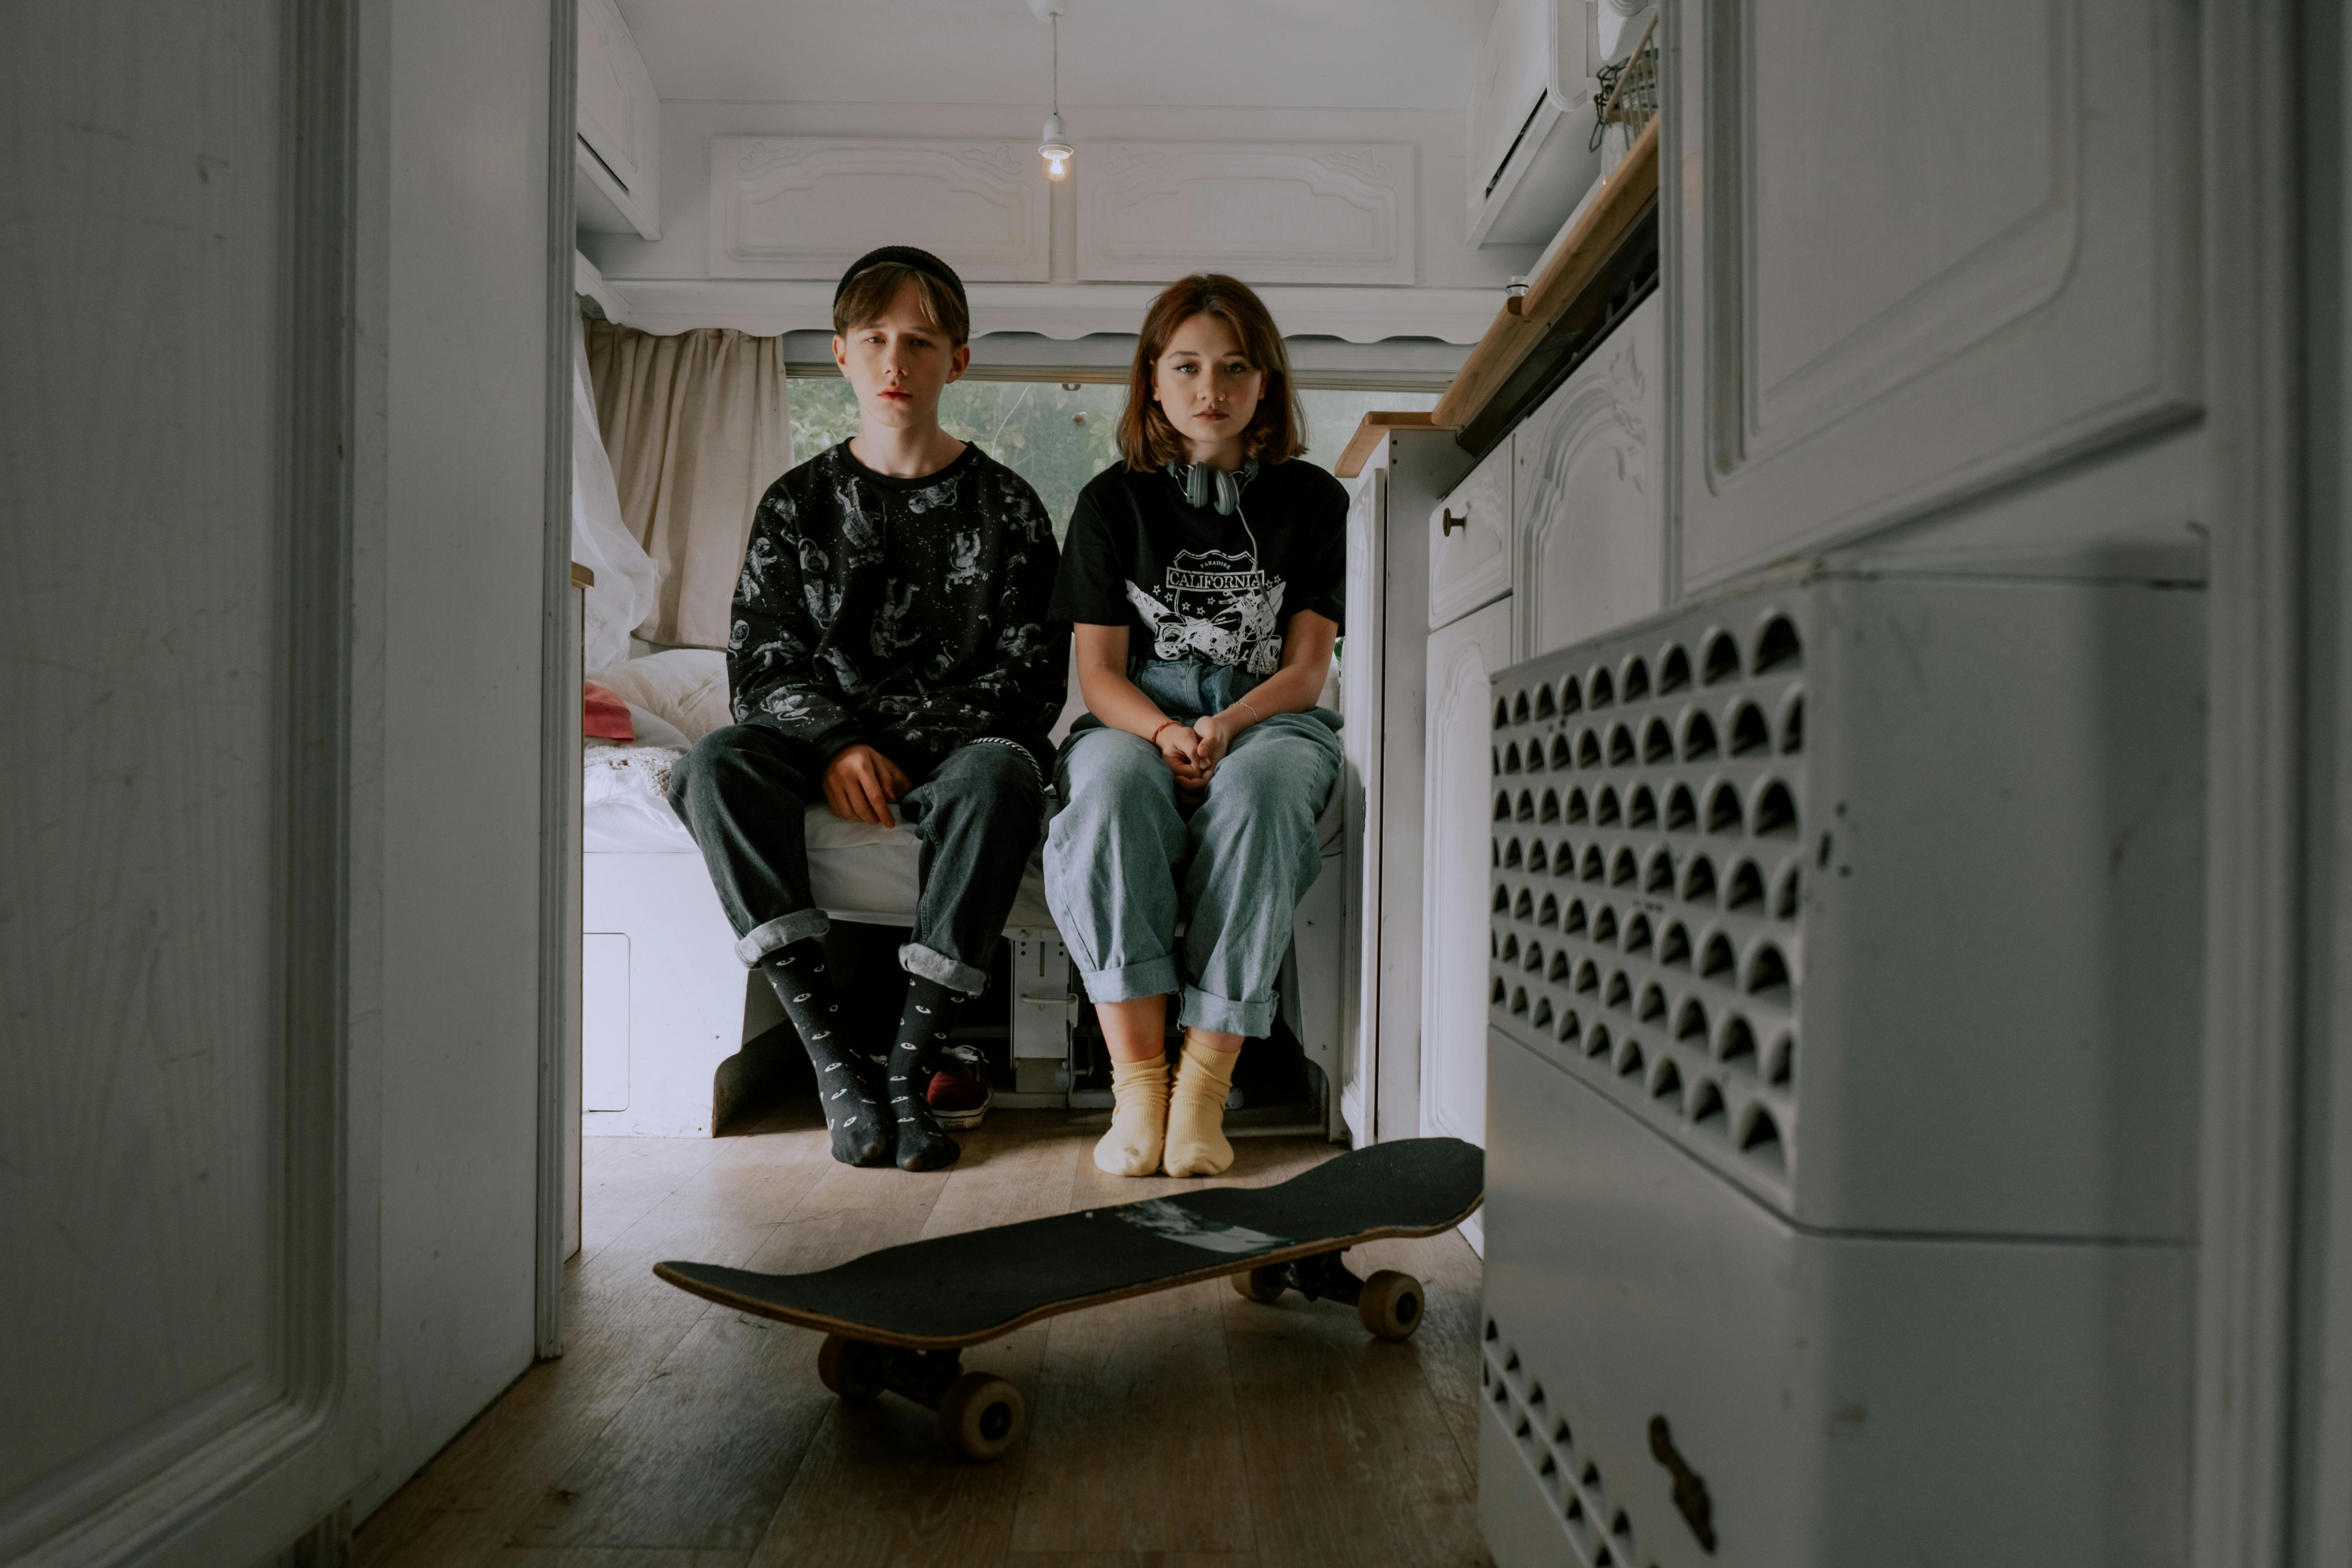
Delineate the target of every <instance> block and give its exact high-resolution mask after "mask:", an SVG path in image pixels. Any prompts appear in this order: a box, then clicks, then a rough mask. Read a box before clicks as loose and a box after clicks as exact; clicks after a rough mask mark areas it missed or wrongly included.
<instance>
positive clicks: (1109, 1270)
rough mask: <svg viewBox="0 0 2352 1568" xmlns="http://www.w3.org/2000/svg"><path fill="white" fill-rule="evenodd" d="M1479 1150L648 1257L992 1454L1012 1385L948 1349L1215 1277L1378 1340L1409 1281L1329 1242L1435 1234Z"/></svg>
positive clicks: (1465, 1203) (1389, 1328) (1403, 1322)
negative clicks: (893, 1239) (790, 1246)
mask: <svg viewBox="0 0 2352 1568" xmlns="http://www.w3.org/2000/svg"><path fill="white" fill-rule="evenodd" d="M1485 1184H1486V1157H1485V1155H1483V1154H1482V1153H1481V1152H1479V1151H1478V1149H1477V1148H1475V1146H1474V1145H1472V1144H1468V1143H1465V1142H1462V1141H1461V1140H1459V1139H1457V1138H1411V1139H1405V1140H1402V1141H1400V1142H1394V1143H1378V1144H1374V1145H1373V1146H1372V1147H1370V1148H1369V1149H1358V1150H1355V1151H1353V1152H1349V1153H1346V1154H1341V1155H1339V1156H1338V1157H1336V1158H1334V1159H1330V1160H1327V1161H1325V1162H1324V1163H1321V1164H1320V1165H1318V1166H1316V1167H1315V1168H1314V1169H1313V1170H1311V1171H1307V1172H1305V1173H1302V1174H1299V1175H1296V1176H1293V1177H1292V1178H1290V1180H1288V1181H1286V1182H1283V1183H1280V1184H1276V1185H1275V1186H1270V1187H1202V1189H1200V1190H1199V1191H1198V1192H1192V1193H1186V1194H1183V1195H1181V1196H1180V1197H1162V1198H1150V1199H1147V1200H1145V1201H1144V1202H1141V1203H1133V1204H1121V1205H1118V1206H1117V1207H1115V1208H1096V1209H1086V1210H1083V1211H1081V1212H1079V1213H1076V1214H1066V1215H1053V1216H1051V1217H1049V1218H1045V1219H1033V1220H1024V1221H1022V1222H1021V1223H1019V1224H1017V1225H1001V1226H992V1227H991V1228H989V1229H987V1230H974V1231H966V1232H964V1233H963V1234H962V1235H960V1236H941V1237H932V1238H931V1239H930V1240H928V1241H916V1242H909V1243H908V1244H907V1245H905V1246H903V1247H884V1248H883V1249H882V1250H880V1251H879V1252H869V1253H867V1254H866V1256H865V1257H863V1258H855V1259H853V1260H851V1261H850V1262H847V1263H845V1264H842V1265H841V1266H840V1267H838V1268H824V1269H819V1270H818V1271H816V1272H814V1273H812V1274H754V1273H751V1272H750V1271H748V1270H745V1269H741V1268H719V1267H718V1266H717V1265H715V1264H709V1263H657V1264H656V1265H654V1272H655V1273H656V1275H659V1276H660V1277H661V1278H662V1279H665V1280H667V1281H668V1282H669V1283H670V1284H672V1285H675V1286H677V1288H678V1289H681V1290H686V1291H690V1292H692V1293H693V1294H695V1295H697V1296H700V1297H703V1298H704V1299H706V1300H711V1301H716V1302H718V1303H719V1305H720V1306H722V1307H729V1308H731V1309H733V1310H736V1311H739V1312H751V1313H754V1314H757V1315H758V1316H760V1317H763V1318H773V1319H775V1320H776V1321H779V1322H785V1323H794V1324H797V1325H799V1326H800V1327H802V1328H804V1329H814V1330H817V1331H819V1332H821V1333H823V1334H824V1336H825V1341H824V1348H823V1349H822V1350H821V1351H820V1352H818V1355H817V1375H818V1376H819V1377H820V1378H821V1379H822V1380H823V1381H824V1385H825V1387H827V1388H828V1389H830V1390H832V1391H833V1392H834V1393H835V1394H837V1395H839V1396H840V1397H841V1398H842V1399H844V1400H846V1401H849V1402H851V1403H854V1404H855V1403H864V1402H865V1401H867V1400H871V1399H875V1398H877V1397H879V1396H880V1395H881V1394H883V1393H884V1392H885V1391H888V1392H891V1393H895V1394H901V1395H904V1396H905V1397H907V1398H908V1399H911V1400H913V1401H915V1403H917V1404H918V1405H923V1406H925V1407H927V1408H929V1409H931V1410H934V1411H936V1412H938V1414H939V1422H940V1435H941V1436H943V1437H944V1438H945V1439H946V1440H947V1442H948V1444H949V1445H950V1447H954V1448H956V1449H957V1450H959V1451H960V1452H961V1453H962V1454H964V1455H965V1456H966V1457H968V1458H974V1459H993V1458H996V1457H998V1456H999V1455H1001V1454H1003V1452H1004V1451H1005V1450H1006V1449H1007V1448H1010V1447H1012V1446H1013V1442H1014V1441H1015V1440H1016V1439H1018V1438H1019V1436H1021V1430H1022V1427H1023V1426H1024V1425H1025V1424H1026V1421H1027V1411H1026V1408H1025V1406H1024V1404H1023V1402H1022V1398H1021V1392H1020V1390H1019V1389H1017V1388H1015V1387H1013V1384H1011V1383H1009V1382H1007V1381H1006V1380H1004V1379H1003V1378H1001V1377H997V1376H995V1375H993V1374H992V1373H982V1372H966V1371H964V1370H963V1365H962V1353H963V1351H964V1349H965V1347H967V1346H970V1345H976V1344H980V1343H982V1342H985V1341H988V1340H992V1339H996V1338H998V1337H999V1336H1001V1335H1003V1334H1009V1333H1011V1332H1012V1331H1013V1330H1015V1329H1017V1328H1020V1327H1021V1326H1022V1325H1023V1324H1024V1323H1034V1322H1035V1321H1038V1320H1039V1319H1041V1318H1050V1317H1053V1316H1055V1315H1056V1314H1058V1313H1062V1312H1075V1311H1077V1310H1079V1309H1081V1308H1084V1307H1093V1306H1098V1305H1100V1304H1101V1303H1103V1302H1105V1301H1118V1300H1126V1299H1127V1298H1129V1297H1130V1296H1146V1295H1150V1293H1151V1292H1152V1291H1154V1290H1167V1289H1174V1288H1175V1287H1177V1286H1179V1285H1190V1284H1192V1283H1194V1282H1195V1281H1198V1280H1202V1279H1217V1278H1219V1277H1221V1276H1224V1277H1230V1278H1231V1279H1232V1280H1233V1283H1234V1289H1235V1290H1237V1291H1239V1292H1240V1293H1241V1294H1242V1295H1244V1296H1245V1297H1247V1298H1248V1299H1249V1300H1253V1301H1265V1302H1271V1301H1275V1300H1280V1298H1281V1297H1282V1294H1283V1292H1285V1291H1286V1290H1297V1292H1298V1293H1299V1294H1301V1295H1303V1296H1305V1297H1306V1298H1307V1300H1310V1301H1312V1300H1322V1299H1325V1298H1329V1299H1331V1300H1338V1301H1340V1302H1343V1303H1346V1304H1347V1305H1349V1306H1352V1307H1354V1308H1355V1309H1356V1316H1357V1318H1358V1319H1359V1320H1360V1321H1361V1322H1362V1323H1363V1325H1364V1327H1365V1328H1366V1329H1368V1330H1370V1331H1371V1332H1372V1333H1373V1334H1375V1335H1378V1336H1379V1337H1380V1338H1381V1339H1384V1340H1402V1339H1407V1338H1410V1337H1411V1336H1412V1331H1414V1330H1415V1329H1417V1328H1419V1327H1420V1326H1421V1319H1422V1305H1423V1295H1422V1289H1421V1282H1420V1281H1419V1280H1417V1279H1413V1278H1412V1276H1411V1275H1409V1274H1401V1273H1398V1272H1396V1271H1395V1270H1393V1269H1386V1268H1384V1269H1381V1271H1379V1272H1378V1273H1376V1274H1374V1275H1372V1276H1371V1277H1370V1279H1359V1278H1357V1277H1356V1276H1355V1275H1354V1274H1353V1273H1351V1272H1349V1268H1348V1267H1347V1265H1346V1264H1345V1263H1344V1262H1342V1261H1341V1259H1340V1254H1341V1253H1342V1252H1343V1251H1344V1250H1346V1249H1347V1248H1348V1247H1354V1246H1356V1245H1358V1244H1359V1243H1360V1242H1367V1241H1377V1240H1380V1239H1381V1238H1383V1237H1412V1236H1434V1235H1436V1234H1437V1233H1438V1232H1440V1231H1444V1230H1451V1229H1452V1228H1453V1227H1454V1226H1457V1225H1459V1224H1461V1223H1462V1221H1464V1220H1465V1219H1467V1218H1468V1217H1469V1216H1470V1215H1471V1214H1472V1213H1474V1212H1475V1210H1476V1209H1477V1207H1478V1205H1479V1202H1480V1200H1481V1198H1482V1197H1483V1196H1484V1194H1485Z"/></svg>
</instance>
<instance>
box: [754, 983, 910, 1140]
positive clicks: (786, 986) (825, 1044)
mask: <svg viewBox="0 0 2352 1568" xmlns="http://www.w3.org/2000/svg"><path fill="white" fill-rule="evenodd" d="M760 967H761V970H763V971H764V972H765V973H766V974H767V976H768V984H771V985H772V986H774V987H775V988H776V999H777V1000H778V1001H780V1002H782V1004H783V1005H784V1015H785V1016H787V1017H789V1018H791V1019H792V1021H793V1028H794V1029H796V1030H798V1031H799V1032H800V1037H801V1045H802V1046H803V1048H805V1049H806V1050H807V1052H808V1056H809V1064H810V1065H811V1066H812V1067H814V1068H816V1092H817V1100H818V1102H819V1103H820V1104H821V1105H823V1106H824V1124H825V1126H826V1127H827V1128H829V1129H830V1130H831V1131H832V1132H833V1157H834V1158H835V1159H836V1160H838V1161H840V1162H841V1163H843V1164H845V1165H882V1164H887V1163H889V1160H890V1117H889V1114H888V1112H887V1111H885V1110H883V1108H882V1107H881V1106H879V1105H877V1104H876V1103H875V1102H874V1095H873V1091H872V1090H871V1089H868V1088H867V1087H866V1080H865V1079H863V1078H862V1077H861V1076H860V1074H861V1073H863V1072H867V1071H870V1070H871V1068H870V1064H868V1063H867V1062H866V1060H865V1059H864V1058H861V1057H860V1056H859V1055H858V1053H857V1049H856V1047H854V1046H853V1045H851V1044H850V1042H849V1037H848V1034H847V1032H846V1031H845V1029H844V1028H843V1027H842V1024H841V1007H840V1004H839V1003H838V1002H837V1001H835V997H834V993H833V977H832V976H831V975H829V974H827V973H825V972H824V946H823V945H822V944H821V943H819V942H817V941H816V939H815V938H814V937H810V938H807V939H804V940H803V941H800V942H793V943H792V944H791V945H790V946H787V947H784V948H782V949H780V950H778V951H777V952H775V953H773V954H772V955H771V956H770V957H769V958H768V959H767V960H766V962H764V963H761V965H760ZM900 1163H905V1162H904V1160H903V1159H902V1160H901V1162H900ZM909 1168H910V1169H911V1168H913V1167H909Z"/></svg>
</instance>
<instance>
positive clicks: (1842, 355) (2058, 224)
mask: <svg viewBox="0 0 2352 1568" xmlns="http://www.w3.org/2000/svg"><path fill="white" fill-rule="evenodd" d="M1672 16H1673V23H1674V27H1675V37H1674V39H1673V40H1672V42H1673V45H1674V47H1672V49H1671V50H1670V52H1669V55H1668V58H1669V60H1670V61H1672V62H1673V64H1672V65H1671V66H1670V68H1669V69H1670V72H1671V74H1673V75H1674V76H1675V82H1674V83H1673V90H1671V92H1670V94H1669V97H1670V101H1671V102H1673V103H1674V104H1675V110H1674V114H1673V117H1672V118H1671V119H1670V121H1669V123H1668V125H1667V128H1666V132H1665V135H1666V138H1667V144H1666V147H1665V149H1664V153H1665V156H1666V160H1667V167H1669V168H1672V169H1675V171H1676V172H1677V174H1676V177H1675V178H1674V179H1671V180H1669V181H1668V182H1667V183H1666V201H1665V204H1664V217H1665V221H1666V223H1667V226H1668V229H1667V236H1666V239H1667V245H1666V252H1665V254H1666V255H1667V257H1668V258H1677V259H1675V260H1674V261H1673V262H1672V265H1673V267H1674V270H1673V271H1672V272H1671V273H1669V275H1668V277H1667V279H1666V280H1665V286H1666V287H1667V288H1668V289H1671V290H1673V293H1674V299H1675V311H1676V314H1675V355H1676V363H1677V364H1678V365H1679V367H1680V373H1681V374H1680V375H1679V376H1678V377H1677V381H1676V385H1675V415H1674V417H1675V421H1676V435H1677V443H1678V456H1677V458H1676V467H1675V479H1676V483H1677V485H1678V486H1679V495H1678V499H1677V505H1676V509H1675V510H1676V513H1677V517H1678V521H1679V525H1680V528H1681V530H1682V540H1681V559H1682V570H1681V577H1682V585H1683V586H1684V587H1685V588H1693V587H1698V586H1703V585H1705V584H1708V583H1711V582H1715V581H1717V580H1720V579H1722V578H1725V577H1727V576H1729V575H1732V574H1736V573H1738V572H1740V571H1743V570H1746V569H1748V568H1752V567H1755V566H1758V565H1761V564H1764V563H1769V562H1770V561H1773V560H1775V559H1778V558H1780V557H1782V556H1785V555H1788V554H1790V553H1792V552H1797V551H1800V550H1804V549H1809V548H1813V547H1817V546H1820V545H1822V544H1826V543H1829V542H1835V541H1842V540H1846V539H1851V538H1853V537H1855V536H1857V535H1859V534H1861V533H1863V532H1864V531H1868V530H1870V529H1872V528H1874V527H1876V526H1879V525H1881V524H1884V523H1886V522H1891V521H1897V520H1899V519H1901V518H1904V517H1907V516H1915V515H1917V514H1919V513H1921V512H1923V511H1926V510H1929V509H1931V508H1934V507H1937V506H1939V505H1942V504H1945V503H1948V502H1949V501H1951V500H1956V499H1958V498H1959V497H1961V496H1964V495H1967V494H1969V493H1970V492H1971V491H1974V490H1978V489H1983V488H1986V487H1988V486H1990V485H1991V484H1994V483H1996V482H2001V481H2005V480H2007V479H2012V478H2014V477H2015V476H2017V475H2018V474H2020V473H2021V472H2027V471H2031V470H2032V469H2033V468H2038V467H2042V466H2046V465H2048V464H2050V463H2053V462H2055V461H2058V460H2060V459H2062V458H2066V457H2069V456H2071V455H2073V454H2074V453H2076V452H2080V451H2082V450H2084V449H2086V448H2087V447H2092V446H2095V445H2097V444H2099V443H2102V442H2105V441H2110V440H2114V439H2116V438H2117V437H2121V436H2124V435H2126V434H2130V433H2133V432H2136V431H2137V430H2141V429H2145V428H2147V427H2149V426H2153V425H2157V424H2160V423H2163V422H2166V421H2168V420H2171V419H2175V418H2179V417H2182V416H2187V415H2189V414H2190V413H2192V412H2193V411H2194V408H2195V399H2196V387H2197V384H2198V374H2199V372H2198V364H2197V343H2198V300H2199V294H2198V276H2197V268H2198V262H2197V258H2198V241H2197V235H2196V228H2195V217H2196V211H2197V180H2198V161H2197V144H2196V136H2195V129H2196V122H2197V121H2196V116H2195V115H2194V114H2193V113H2183V112H2181V106H2183V105H2194V103H2195V102H2196V100H2197V94H2196V87H2195V62H2194V58H2193V53H2192V49H2193V35H2192V32H2191V29H2192V28H2193V25H2194V24H2193V18H2192V14H2191V13H2190V11H2189V8H2188V7H2183V6H2176V5H2158V6H2147V5H2138V4H2136V3H2134V0H1989V3H1988V4H1986V5H1975V6H1965V7H1951V6H1935V5H1886V4H1884V3H1883V0H1794V3H1793V4H1792V5H1788V6H1784V7H1778V8H1775V9H1774V10H1773V11H1772V12H1771V13H1770V14H1769V19H1768V18H1767V16H1765V15H1764V13H1763V12H1762V10H1761V8H1760V7H1759V6H1758V5H1756V4H1755V0H1718V3H1712V4H1707V5H1701V4H1698V3H1697V0H1684V3H1683V4H1682V5H1679V6H1676V7H1675V8H1673V12H1672Z"/></svg>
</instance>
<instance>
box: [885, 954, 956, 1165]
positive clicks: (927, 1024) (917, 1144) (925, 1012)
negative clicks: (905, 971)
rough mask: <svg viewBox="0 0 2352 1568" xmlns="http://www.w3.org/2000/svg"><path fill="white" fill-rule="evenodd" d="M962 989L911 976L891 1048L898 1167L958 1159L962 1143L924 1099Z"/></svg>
mask: <svg viewBox="0 0 2352 1568" xmlns="http://www.w3.org/2000/svg"><path fill="white" fill-rule="evenodd" d="M961 1005H963V995H962V994H961V992H956V991H950V990H949V989H948V988H947V987H946V986H944V985H942V984H940V983H939V982H938V981H936V980H926V979H925V978H924V977H923V976H921V975H919V974H909V975H908V976H907V1005H906V1009H905V1011H904V1012H903V1013H901V1014H900V1015H899V1018H898V1037H897V1038H896V1039H895V1041H894V1042H893V1043H892V1045H891V1047H890V1114H891V1116H892V1118H893V1119H894V1120H895V1121H897V1122H898V1168H899V1169H900V1170H902V1171H937V1170H940V1169H941V1168H943V1167H945V1166H948V1165H952V1164H954V1163H956V1157H957V1156H958V1155H960V1154H961V1153H962V1152H963V1150H962V1148H961V1145H959V1144H958V1143H957V1142H956V1141H955V1140H954V1139H952V1138H950V1137H949V1136H948V1135H947V1134H946V1133H945V1132H944V1131H940V1124H939V1122H938V1121H936V1120H934V1119H933V1117H932V1115H931V1107H930V1102H929V1100H927V1099H926V1098H925V1095H926V1092H927V1091H928V1090H929V1088H930V1083H931V1068H932V1064H933V1063H934V1062H935V1061H937V1060H938V1058H939V1054H940V1047H942V1046H944V1045H946V1044H947V1041H948V1032H949V1030H950V1028H951V1027H952V1026H953V1019H954V1015H955V1009H956V1008H958V1007H960V1006H961Z"/></svg>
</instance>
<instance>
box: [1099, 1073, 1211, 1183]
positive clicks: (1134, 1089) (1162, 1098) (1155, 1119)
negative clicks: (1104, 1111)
mask: <svg viewBox="0 0 2352 1568" xmlns="http://www.w3.org/2000/svg"><path fill="white" fill-rule="evenodd" d="M1186 1048H1187V1049H1190V1047H1186ZM1110 1092H1111V1098H1112V1101H1113V1109H1112V1110H1111V1113H1110V1131H1108V1132H1106V1133H1104V1134H1103V1135H1102V1142H1099V1143H1097V1144H1096V1145H1095V1163H1096V1164H1097V1166H1099V1167H1100V1168H1101V1169H1103V1170H1106V1171H1108V1172H1109V1173H1111V1174H1112V1175H1114V1176H1149V1175H1150V1174H1152V1173H1154V1172H1156V1171H1158V1170H1159V1169H1160V1141H1161V1140H1162V1139H1164V1138H1165V1137H1166V1136H1167V1132H1168V1063H1167V1062H1166V1061H1165V1060H1164V1059H1162V1058H1159V1057H1151V1058H1147V1059H1145V1060H1143V1061H1139V1062H1113V1063H1111V1064H1110Z"/></svg>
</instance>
